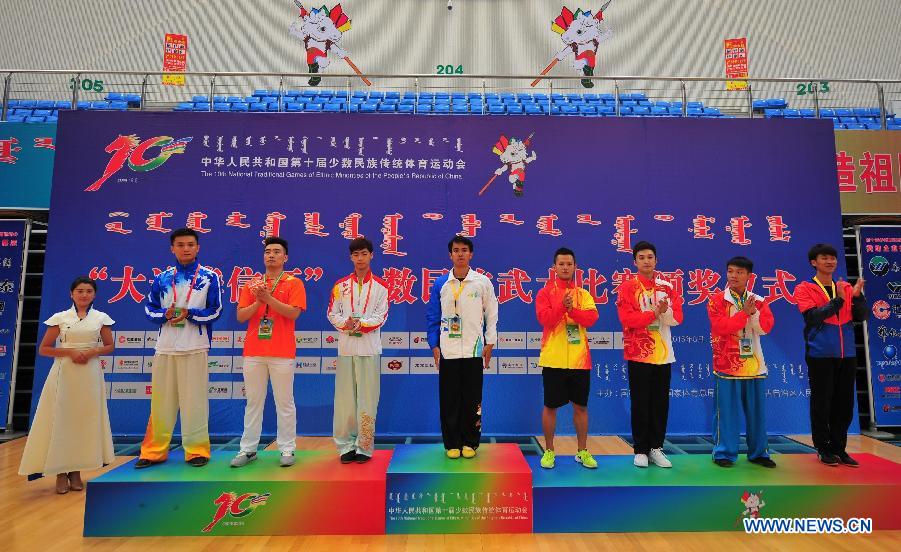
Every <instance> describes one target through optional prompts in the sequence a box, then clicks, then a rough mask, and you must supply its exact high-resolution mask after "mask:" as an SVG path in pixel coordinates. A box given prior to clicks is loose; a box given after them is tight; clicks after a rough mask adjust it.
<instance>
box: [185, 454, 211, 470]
mask: <svg viewBox="0 0 901 552" xmlns="http://www.w3.org/2000/svg"><path fill="white" fill-rule="evenodd" d="M209 462H210V459H209V458H204V457H203V456H197V457H195V458H191V459H190V460H188V464H191V466H193V467H195V468H202V467H203V466H206V465H207V464H208V463H209Z"/></svg>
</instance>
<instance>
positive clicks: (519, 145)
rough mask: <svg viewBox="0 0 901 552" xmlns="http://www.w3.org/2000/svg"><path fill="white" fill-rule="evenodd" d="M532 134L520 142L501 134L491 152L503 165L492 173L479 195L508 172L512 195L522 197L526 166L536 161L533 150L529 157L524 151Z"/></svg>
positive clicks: (536, 156) (529, 143) (530, 140)
mask: <svg viewBox="0 0 901 552" xmlns="http://www.w3.org/2000/svg"><path fill="white" fill-rule="evenodd" d="M534 134H535V133H534V132H533V133H532V134H529V137H528V138H526V139H525V140H522V141H520V140H517V139H516V138H514V137H512V136H511V137H510V138H509V139H508V138H507V137H506V136H504V135H503V134H501V137H500V138H499V139H498V141H497V143H496V144H494V148H493V149H492V150H491V151H493V152H494V153H495V154H496V155H497V156H498V157H499V158H500V160H501V162H502V163H503V165H501V167H500V168H498V169H497V170H496V171H494V176H492V177H491V180H489V181H488V184H485V186H484V187H483V188H482V189H481V191H479V195H482V194H483V193H485V190H487V189H488V186H491V183H492V182H494V179H495V178H497V177H498V176H500V175H502V174H504V173H505V172H507V171H509V173H510V176H509V180H510V184H512V185H513V195H514V196H515V197H522V196H523V186H524V184H525V181H526V165H527V164H529V163H531V162H532V161H534V160H536V159H538V154H537V153H535V150H532V154H531V155H529V152H528V150H527V149H526V148H528V147H529V146H530V145H531V144H532V136H534Z"/></svg>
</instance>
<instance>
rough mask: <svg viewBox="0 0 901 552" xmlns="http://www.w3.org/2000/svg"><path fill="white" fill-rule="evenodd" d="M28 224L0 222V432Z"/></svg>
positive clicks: (5, 408) (6, 408) (16, 328)
mask: <svg viewBox="0 0 901 552" xmlns="http://www.w3.org/2000/svg"><path fill="white" fill-rule="evenodd" d="M27 225H28V222H27V221H24V220H0V429H5V428H6V421H7V420H6V415H7V412H8V411H9V400H10V395H11V393H10V384H11V381H12V371H13V359H14V357H15V351H16V333H17V332H18V331H19V292H20V286H21V283H22V263H23V262H24V260H25V236H26V231H27Z"/></svg>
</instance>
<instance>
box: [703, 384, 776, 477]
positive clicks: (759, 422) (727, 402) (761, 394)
mask: <svg viewBox="0 0 901 552" xmlns="http://www.w3.org/2000/svg"><path fill="white" fill-rule="evenodd" d="M713 379H714V380H715V384H716V391H715V400H714V410H713V441H714V443H716V444H715V446H714V447H713V459H714V460H719V459H720V458H725V459H727V460H731V461H732V462H735V461H736V460H737V459H738V437H739V435H740V434H741V428H740V426H739V411H740V410H743V411H744V414H745V429H746V432H747V441H748V460H754V459H756V458H768V457H769V453H768V452H767V436H766V409H765V404H764V400H765V398H766V379H765V378H755V379H727V378H721V377H718V376H714V377H713Z"/></svg>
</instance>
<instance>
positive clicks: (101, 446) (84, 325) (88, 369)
mask: <svg viewBox="0 0 901 552" xmlns="http://www.w3.org/2000/svg"><path fill="white" fill-rule="evenodd" d="M69 289H70V291H71V296H72V303H73V304H72V307H71V308H70V309H69V310H65V311H62V312H58V313H56V314H54V315H53V316H51V317H50V318H49V319H48V320H47V321H46V322H44V323H45V324H46V325H47V326H49V328H48V329H47V332H46V333H45V334H44V338H43V340H41V346H40V348H39V349H38V352H39V353H40V354H41V355H43V356H48V357H54V358H55V359H56V360H54V362H53V366H52V367H51V368H50V373H49V374H48V375H47V381H45V382H44V389H43V390H42V391H41V398H40V400H39V401H38V408H37V411H36V412H35V415H34V420H32V424H31V432H30V433H29V435H28V441H27V442H26V443H25V452H24V453H23V454H22V463H21V464H20V465H19V475H27V476H29V479H33V478H36V477H41V476H42V475H50V474H55V475H56V492H57V493H59V494H65V493H67V492H69V489H72V490H73V491H80V490H82V489H83V488H84V484H83V483H82V481H81V473H80V472H81V470H92V469H97V468H100V467H103V466H105V465H106V464H109V463H111V462H112V461H113V459H114V458H115V454H114V452H113V438H112V432H111V431H110V424H109V414H108V412H107V408H106V383H105V382H104V381H103V371H102V370H101V368H100V359H98V358H97V357H98V356H100V355H108V354H110V353H112V352H113V350H114V349H115V345H114V343H113V332H112V330H110V326H112V325H113V320H112V319H111V318H110V317H109V316H107V315H106V314H104V313H102V312H100V311H98V310H95V309H93V308H91V305H92V304H93V302H94V297H95V296H96V294H97V284H95V283H94V281H93V280H91V279H90V278H86V277H79V278H76V279H75V281H74V282H72V285H71V286H70V288H69ZM57 339H59V341H58V343H57ZM55 343H56V345H54V344H55Z"/></svg>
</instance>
